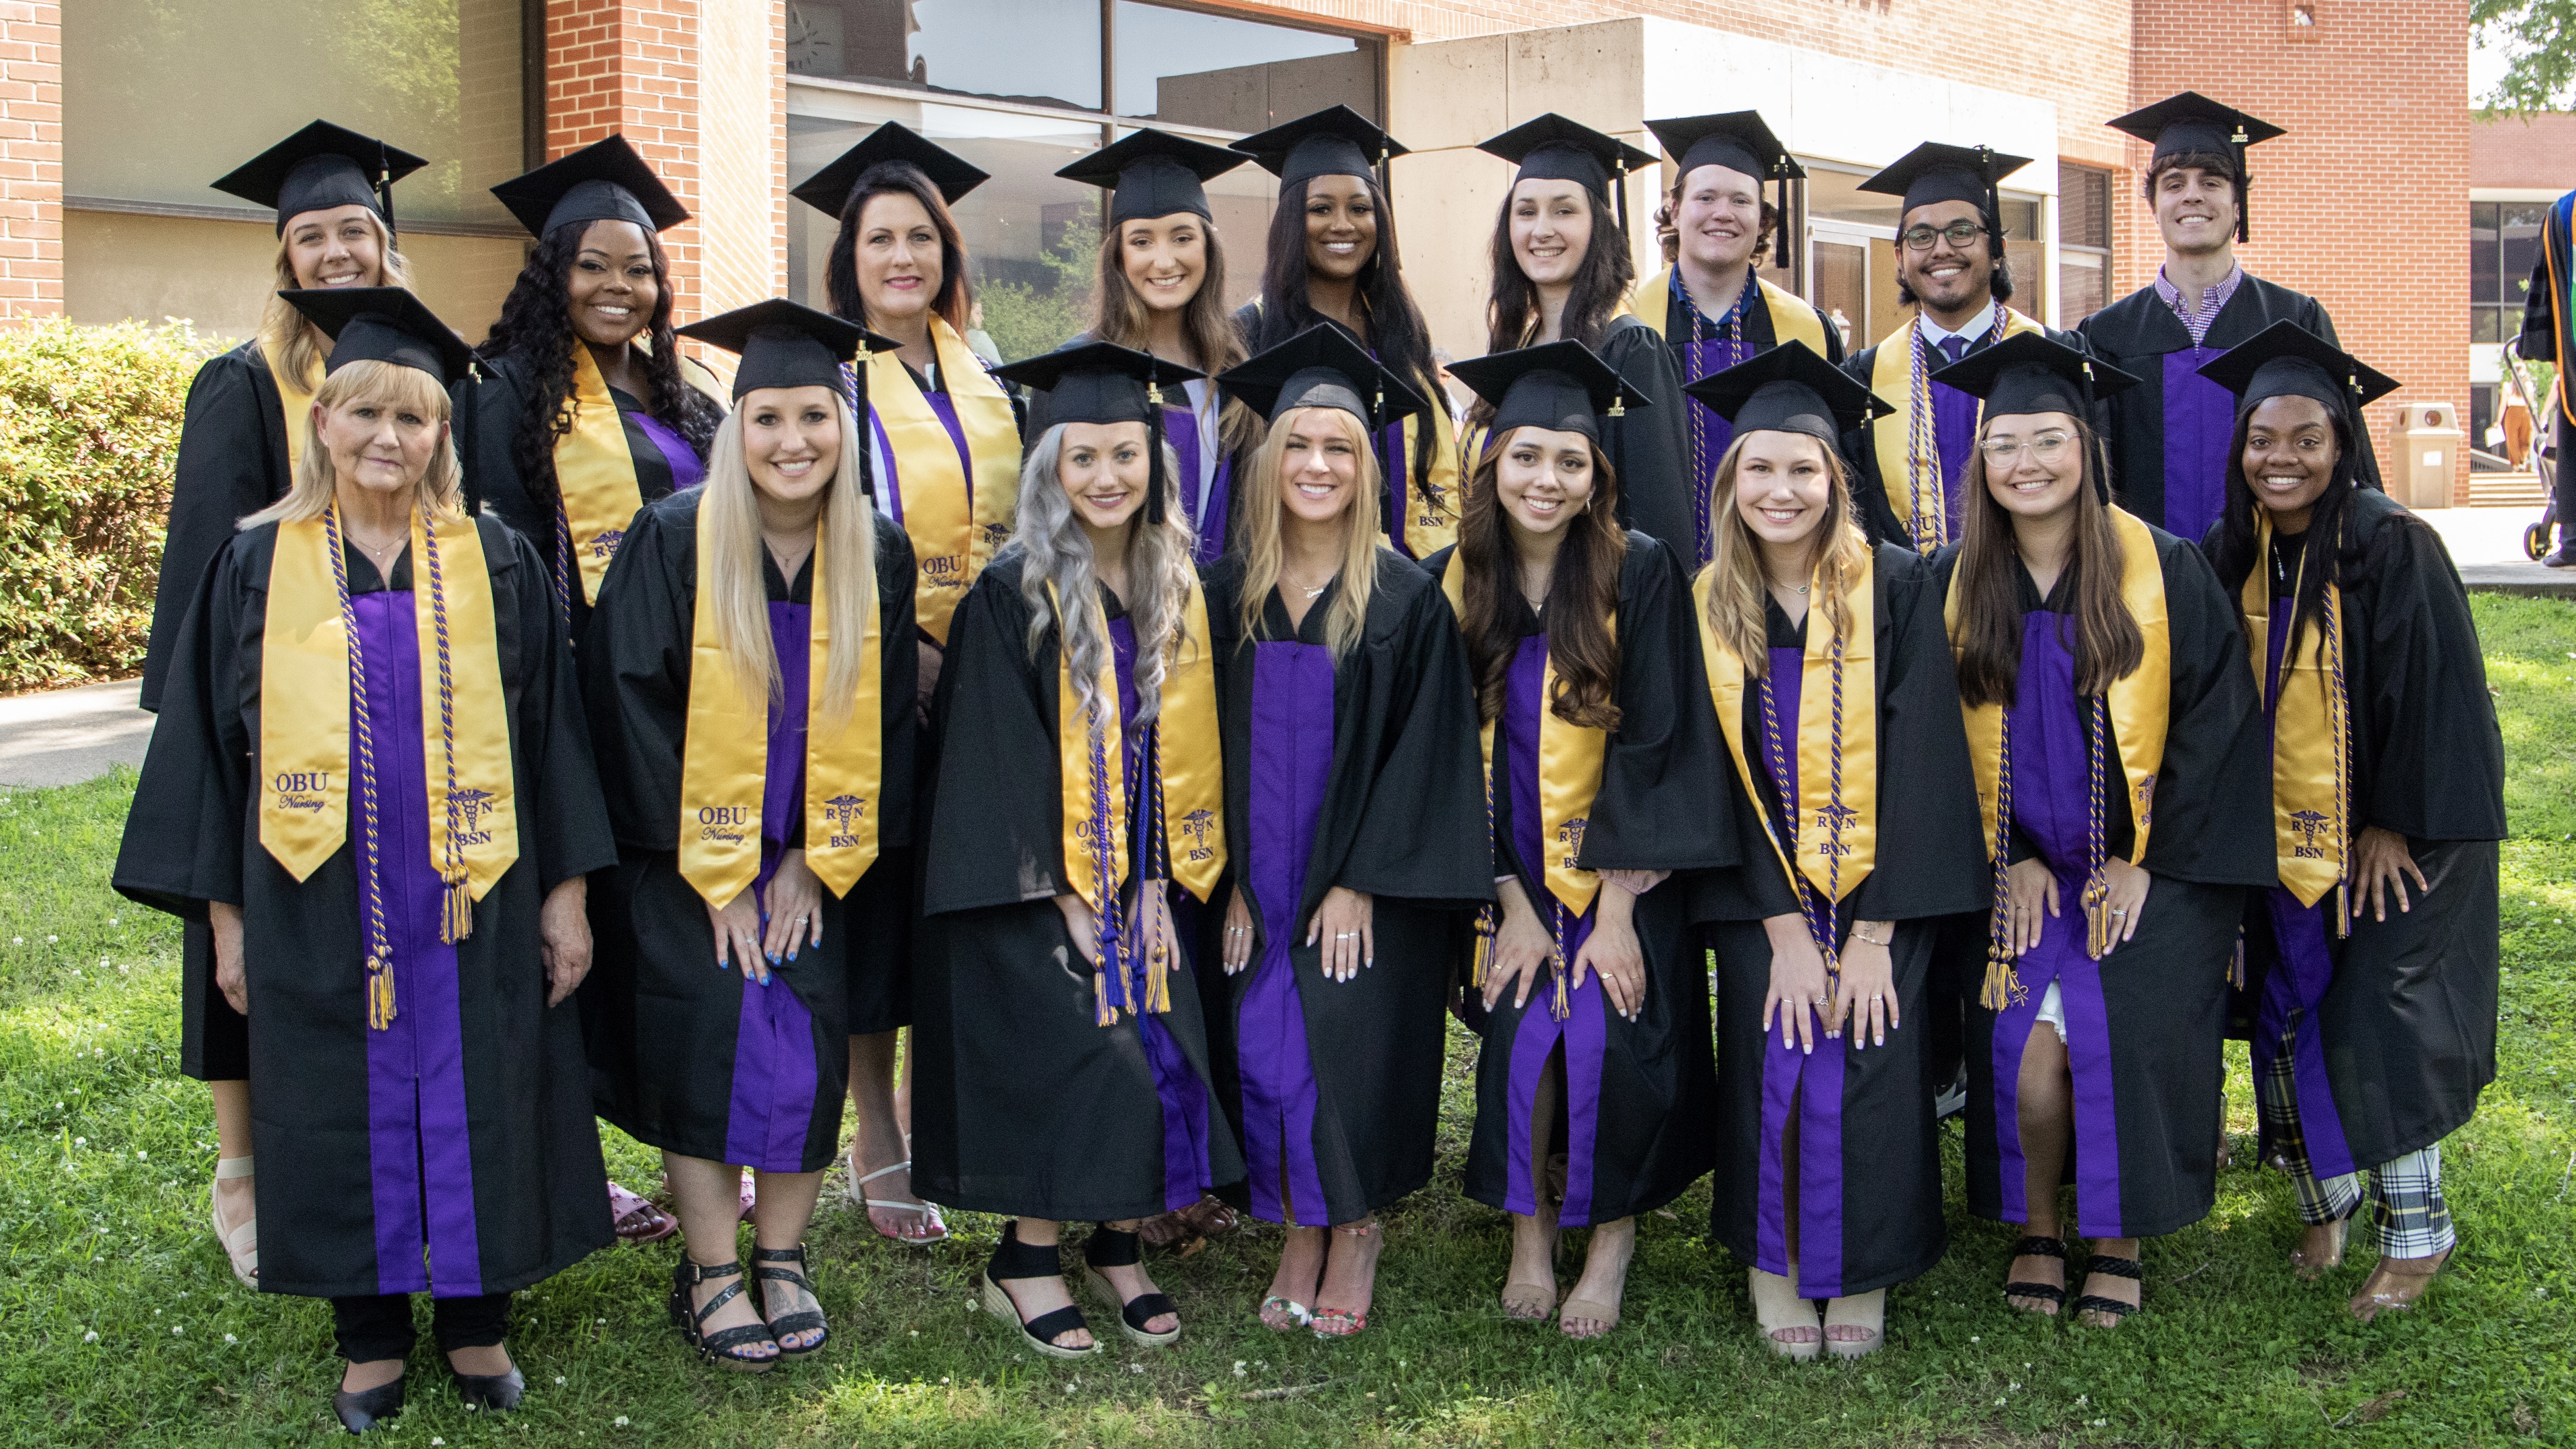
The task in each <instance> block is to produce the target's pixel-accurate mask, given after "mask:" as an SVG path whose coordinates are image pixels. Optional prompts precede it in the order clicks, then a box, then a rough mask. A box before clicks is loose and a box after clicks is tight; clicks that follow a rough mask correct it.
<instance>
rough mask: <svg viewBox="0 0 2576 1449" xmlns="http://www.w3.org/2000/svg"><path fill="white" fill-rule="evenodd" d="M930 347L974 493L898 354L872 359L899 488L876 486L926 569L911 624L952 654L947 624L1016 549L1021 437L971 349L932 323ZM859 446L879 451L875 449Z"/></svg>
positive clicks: (873, 389)
mask: <svg viewBox="0 0 2576 1449" xmlns="http://www.w3.org/2000/svg"><path fill="white" fill-rule="evenodd" d="M930 342H931V347H932V350H933V351H935V352H936V353H937V354H938V356H939V375H940V376H941V377H942V378H943V379H945V380H946V381H947V384H948V398H949V401H950V402H951V403H952V404H954V405H955V407H956V409H957V426H958V428H959V430H960V431H962V432H963V433H965V435H966V452H967V454H968V455H969V456H970V457H972V458H973V459H974V465H975V475H974V479H973V487H972V488H971V489H970V488H969V487H968V486H967V485H968V480H967V476H966V469H965V467H964V465H963V464H961V463H960V462H959V460H958V457H957V443H956V440H954V439H952V438H951V437H949V435H948V427H947V425H946V424H945V423H942V422H941V421H940V420H939V414H938V412H937V411H936V410H935V409H933V408H932V407H931V405H930V399H928V398H927V397H924V396H923V395H922V392H921V387H920V385H919V384H917V383H915V382H914V381H913V380H912V374H911V373H909V372H907V371H905V370H904V365H903V360H902V358H901V357H900V356H899V355H898V354H896V353H893V352H880V353H877V354H876V355H875V356H873V357H870V358H869V359H868V363H867V366H868V412H869V413H870V415H871V416H873V417H874V418H875V419H876V425H877V426H878V427H879V428H882V429H883V430H884V431H885V438H886V451H887V453H888V454H889V455H890V456H891V458H892V459H893V462H894V474H895V476H894V478H893V479H892V480H891V481H890V482H889V481H887V480H879V486H881V487H891V488H892V489H893V490H894V496H895V498H896V500H897V501H898V502H899V503H900V504H901V505H902V511H903V531H904V532H905V534H907V535H909V536H910V537H911V539H912V552H913V556H914V557H915V558H916V559H917V560H918V561H919V563H920V567H921V579H920V582H919V584H918V585H917V586H916V590H915V594H914V604H913V614H914V617H915V618H916V619H917V620H918V621H919V623H920V625H921V628H922V630H923V632H925V633H927V634H929V635H930V637H931V638H932V639H934V640H937V641H938V642H939V643H941V644H946V643H947V642H948V620H949V616H951V615H953V614H955V613H956V612H957V606H958V604H960V603H961V602H963V601H964V600H965V598H966V590H967V589H968V588H969V587H970V586H972V585H973V584H974V582H975V576H976V575H978V574H980V573H982V572H983V571H984V565H985V563H986V562H988V561H989V560H990V559H991V558H992V557H993V555H994V553H996V552H997V551H999V550H1000V548H1001V546H1002V545H1003V544H1004V543H1006V542H1008V541H1009V539H1010V536H1011V515H1012V514H1013V513H1014V512H1016V511H1017V510H1018V508H1019V500H1020V432H1019V424H1018V423H1017V422H1016V421H1014V420H1013V418H1012V415H1011V399H1010V395H1009V394H1007V393H1005V392H1003V391H1002V389H1001V386H1000V385H999V384H997V383H995V382H994V381H993V379H992V378H991V377H989V376H987V375H986V374H985V372H984V364H983V362H982V361H981V360H980V359H978V358H977V357H976V356H975V353H974V351H973V350H972V349H971V348H969V347H967V345H966V339H964V338H962V337H960V336H958V335H957V331H956V329H955V328H953V327H950V326H949V325H948V323H947V322H946V321H944V320H942V319H941V318H940V317H938V316H937V315H935V314H934V315H933V316H932V317H931V319H930ZM861 441H862V443H863V444H871V445H872V444H873V441H874V440H873V439H862V440H861ZM970 497H971V499H972V500H973V507H972V513H971V516H970V513H969V508H968V500H969V499H970Z"/></svg>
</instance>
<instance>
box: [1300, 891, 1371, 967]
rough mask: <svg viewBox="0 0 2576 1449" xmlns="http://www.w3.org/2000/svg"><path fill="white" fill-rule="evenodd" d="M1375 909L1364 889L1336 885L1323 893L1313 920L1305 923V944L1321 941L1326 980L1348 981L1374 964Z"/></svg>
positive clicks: (1310, 944)
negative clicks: (1364, 967) (1322, 901)
mask: <svg viewBox="0 0 2576 1449" xmlns="http://www.w3.org/2000/svg"><path fill="white" fill-rule="evenodd" d="M1375 910H1376V906H1375V903H1374V902H1373V901H1371V900H1370V899H1369V897H1368V894H1367V893H1366V892H1365V891H1355V890H1351V889H1348V888H1346V887H1343V886H1335V887H1333V888H1332V889H1331V890H1328V891H1326V892H1324V903H1323V904H1322V905H1320V906H1318V907H1316V908H1315V919H1313V920H1311V921H1308V922H1307V923H1306V944H1307V945H1309V946H1312V945H1314V944H1315V943H1316V942H1318V941H1321V942H1322V943H1323V947H1324V949H1323V952H1322V957H1323V968H1324V979H1325V980H1327V981H1348V980H1350V979H1351V978H1352V977H1354V976H1357V975H1359V974H1360V968H1361V967H1363V966H1374V965H1376V964H1377V931H1376V927H1375V925H1374V924H1373V923H1372V922H1373V919H1374V916H1375Z"/></svg>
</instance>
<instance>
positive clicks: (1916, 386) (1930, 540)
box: [1905, 298, 2008, 557]
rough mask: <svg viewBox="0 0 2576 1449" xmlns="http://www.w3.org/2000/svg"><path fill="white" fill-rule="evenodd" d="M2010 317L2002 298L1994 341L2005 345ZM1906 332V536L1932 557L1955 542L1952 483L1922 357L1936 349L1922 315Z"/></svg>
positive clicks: (1981, 414) (1980, 414)
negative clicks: (1909, 513) (1927, 503)
mask: <svg viewBox="0 0 2576 1449" xmlns="http://www.w3.org/2000/svg"><path fill="white" fill-rule="evenodd" d="M2007 315H2008V314H2007V313H2006V312H2005V310H2004V304H2003V299H2001V298H1997V299H1996V300H1995V320H1994V324H1993V336H1994V339H1995V340H1996V341H1997V342H2001V341H2003V336H2004V323H2005V320H2006V317H2007ZM1905 330H1906V337H1905V342H1906V345H1907V346H1908V347H1910V348H1912V349H1913V350H1912V351H1911V352H1910V353H1908V354H1907V357H1908V360H1909V361H1910V362H1911V364H1912V365H1911V367H1910V368H1909V369H1908V370H1907V374H1906V376H1907V384H1908V385H1907V390H1906V391H1907V398H1906V401H1907V403H1908V407H1907V408H1906V416H1905V488H1906V496H1907V497H1909V498H1911V499H1912V500H1913V502H1914V516H1913V517H1912V518H1910V519H1908V520H1906V522H1907V525H1908V527H1907V531H1908V532H1909V533H1911V534H1913V536H1914V551H1915V552H1916V553H1919V554H1923V555H1925V556H1927V557H1928V556H1930V555H1931V554H1932V553H1933V552H1935V551H1936V550H1938V549H1939V548H1940V547H1941V546H1942V545H1943V544H1945V543H1948V542H1949V541H1950V494H1949V484H1948V482H1947V481H1946V480H1944V479H1943V478H1942V476H1941V428H1940V420H1939V419H1938V418H1936V417H1934V416H1933V413H1932V375H1931V371H1930V369H1928V368H1927V367H1926V366H1925V365H1924V362H1923V354H1924V352H1925V351H1926V350H1927V349H1928V348H1929V347H1930V346H1931V344H1930V343H1928V342H1926V341H1924V340H1923V327H1922V318H1921V317H1920V316H1919V315H1918V316H1917V317H1916V318H1915V324H1914V325H1913V326H1911V327H1908V328H1907V329H1905ZM1984 415H1985V414H1984V409H1983V408H1980V409H1979V410H1978V417H1979V419H1980V421H1982V420H1983V418H1984ZM1927 457H1929V458H1930V459H1931V465H1932V466H1931V474H1932V479H1931V483H1930V484H1929V486H1928V487H1927V486H1926V484H1925V482H1924V479H1923V474H1924V466H1923V465H1924V459H1925V458H1927ZM1927 492H1928V493H1929V494H1930V495H1931V507H1930V508H1929V509H1928V510H1927V509H1926V508H1925V507H1924V495H1925V494H1926V493H1927Z"/></svg>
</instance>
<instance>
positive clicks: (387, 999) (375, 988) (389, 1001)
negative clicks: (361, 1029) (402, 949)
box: [367, 956, 394, 1031]
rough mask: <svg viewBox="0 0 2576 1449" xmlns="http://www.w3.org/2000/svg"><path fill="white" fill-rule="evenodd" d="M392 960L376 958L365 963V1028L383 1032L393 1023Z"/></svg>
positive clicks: (383, 957)
mask: <svg viewBox="0 0 2576 1449" xmlns="http://www.w3.org/2000/svg"><path fill="white" fill-rule="evenodd" d="M393 966H394V963H393V958H392V957H390V956H378V957H376V958H375V959H373V960H371V961H369V962H368V963H367V1026H368V1027H369V1029H371V1030H374V1031H384V1030H386V1029H387V1028H389V1027H391V1026H392V1025H393V1022H394V970H393Z"/></svg>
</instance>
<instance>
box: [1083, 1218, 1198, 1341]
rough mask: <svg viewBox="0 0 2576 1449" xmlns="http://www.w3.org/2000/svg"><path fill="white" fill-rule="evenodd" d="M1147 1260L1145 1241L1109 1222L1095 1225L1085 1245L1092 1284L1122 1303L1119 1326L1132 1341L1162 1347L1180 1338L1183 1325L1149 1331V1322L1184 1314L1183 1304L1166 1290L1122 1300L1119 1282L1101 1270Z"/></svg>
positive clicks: (1085, 1269)
mask: <svg viewBox="0 0 2576 1449" xmlns="http://www.w3.org/2000/svg"><path fill="white" fill-rule="evenodd" d="M1144 1261H1145V1247H1144V1242H1143V1240H1142V1239H1141V1238H1140V1237H1139V1236H1138V1235H1137V1234H1135V1233H1122V1232H1120V1231H1118V1230H1117V1229H1116V1228H1113V1227H1111V1226H1109V1225H1108V1224H1106V1223H1102V1224H1100V1225H1099V1226H1097V1227H1095V1228H1093V1229H1092V1230H1091V1241H1089V1242H1087V1243H1084V1244H1083V1245H1082V1266H1083V1273H1084V1276H1086V1277H1088V1278H1089V1279H1090V1280H1091V1286H1092V1287H1094V1288H1096V1289H1098V1290H1100V1295H1101V1296H1102V1297H1104V1298H1106V1299H1108V1300H1109V1301H1110V1302H1112V1303H1115V1304H1117V1305H1118V1327H1119V1328H1120V1329H1121V1330H1123V1331H1124V1332H1125V1333H1126V1335H1127V1337H1128V1338H1129V1339H1130V1340H1132V1341H1133V1342H1135V1343H1137V1344H1140V1345H1142V1346H1143V1347H1146V1348H1161V1347H1163V1346H1164V1345H1166V1344H1169V1343H1173V1342H1175V1341H1177V1340H1178V1339H1179V1338H1180V1336H1181V1326H1180V1325H1179V1324H1177V1323H1176V1324H1173V1325H1172V1327H1171V1331H1169V1332H1167V1333H1149V1332H1147V1331H1146V1329H1145V1325H1146V1324H1148V1323H1151V1322H1153V1321H1154V1320H1155V1319H1157V1318H1160V1317H1162V1316H1163V1315H1164V1314H1166V1313H1168V1314H1170V1315H1172V1316H1173V1317H1174V1318H1178V1317H1180V1316H1181V1310H1180V1307H1179V1305H1177V1304H1175V1303H1173V1302H1172V1300H1171V1297H1170V1295H1168V1294H1163V1293H1139V1294H1137V1295H1136V1296H1135V1297H1133V1298H1124V1299H1122V1298H1120V1297H1119V1296H1118V1288H1117V1285H1115V1284H1113V1283H1111V1282H1110V1281H1109V1275H1108V1274H1106V1273H1103V1272H1101V1271H1100V1270H1101V1269H1103V1268H1132V1267H1134V1266H1136V1265H1137V1264H1138V1263H1141V1262H1144Z"/></svg>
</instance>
